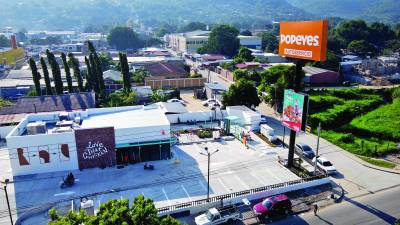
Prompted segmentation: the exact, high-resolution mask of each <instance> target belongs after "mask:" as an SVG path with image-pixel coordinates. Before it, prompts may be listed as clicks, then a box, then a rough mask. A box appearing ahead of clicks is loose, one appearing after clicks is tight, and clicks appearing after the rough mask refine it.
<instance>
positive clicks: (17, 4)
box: [0, 0, 312, 29]
mask: <svg viewBox="0 0 400 225" xmlns="http://www.w3.org/2000/svg"><path fill="white" fill-rule="evenodd" d="M0 5H1V6H2V7H0V27H3V26H13V27H16V28H22V27H24V28H29V29H45V28H47V29H74V28H76V29H79V28H82V27H85V26H86V25H87V24H100V25H103V24H107V25H113V24H125V23H126V22H127V21H137V20H139V21H140V22H144V23H145V24H148V25H154V24H160V23H173V24H183V23H186V22H188V21H200V22H206V23H233V24H242V25H246V26H252V25H258V26H261V25H264V24H266V23H269V22H270V21H271V20H280V19H285V20H290V19H306V18H311V17H312V15H311V14H310V13H306V12H304V11H303V10H299V9H297V8H295V7H293V6H292V5H290V4H289V3H287V2H286V1H285V0H252V1H249V0H235V1H230V0H91V1H82V0H70V1H61V0H43V1H35V0H17V1H9V0H0Z"/></svg>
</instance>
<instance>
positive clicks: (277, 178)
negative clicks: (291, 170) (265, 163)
mask: <svg viewBox="0 0 400 225" xmlns="http://www.w3.org/2000/svg"><path fill="white" fill-rule="evenodd" d="M264 169H265V171H267V173H268V174H269V175H270V176H272V177H273V178H275V179H276V180H278V181H279V182H282V180H281V179H279V177H277V176H275V175H274V174H273V173H272V172H271V171H269V169H268V168H264Z"/></svg>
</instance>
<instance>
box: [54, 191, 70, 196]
mask: <svg viewBox="0 0 400 225" xmlns="http://www.w3.org/2000/svg"><path fill="white" fill-rule="evenodd" d="M72 194H75V191H67V192H62V193H57V194H54V196H63V195H72Z"/></svg>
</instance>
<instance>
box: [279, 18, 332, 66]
mask: <svg viewBox="0 0 400 225" xmlns="http://www.w3.org/2000/svg"><path fill="white" fill-rule="evenodd" d="M327 43H328V21H327V20H320V21H289V22H281V23H280V37H279V55H281V56H286V57H291V58H299V59H308V60H313V61H325V60H326V50H327Z"/></svg>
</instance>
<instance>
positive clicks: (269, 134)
mask: <svg viewBox="0 0 400 225" xmlns="http://www.w3.org/2000/svg"><path fill="white" fill-rule="evenodd" d="M260 133H261V134H262V135H264V136H265V137H266V138H267V139H268V141H270V142H275V141H276V140H278V137H277V136H276V135H275V131H274V129H273V128H272V127H270V126H268V125H267V124H261V125H260Z"/></svg>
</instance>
